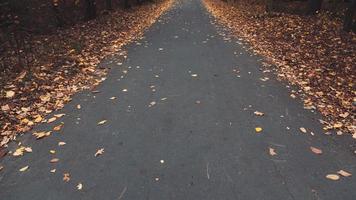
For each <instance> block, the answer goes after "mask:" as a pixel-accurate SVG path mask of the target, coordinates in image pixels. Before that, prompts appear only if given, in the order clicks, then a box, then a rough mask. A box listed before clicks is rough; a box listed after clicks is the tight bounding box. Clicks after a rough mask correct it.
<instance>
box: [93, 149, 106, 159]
mask: <svg viewBox="0 0 356 200" xmlns="http://www.w3.org/2000/svg"><path fill="white" fill-rule="evenodd" d="M103 153H104V148H101V149H98V150H97V151H96V153H95V154H94V156H95V157H97V156H99V155H102V154H103Z"/></svg>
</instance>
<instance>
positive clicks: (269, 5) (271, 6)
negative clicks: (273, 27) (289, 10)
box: [266, 0, 276, 12]
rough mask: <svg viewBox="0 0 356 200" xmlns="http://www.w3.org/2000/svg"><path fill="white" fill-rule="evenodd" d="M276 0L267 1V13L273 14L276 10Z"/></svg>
mask: <svg viewBox="0 0 356 200" xmlns="http://www.w3.org/2000/svg"><path fill="white" fill-rule="evenodd" d="M275 4H276V2H275V0H266V12H273V11H274V10H275Z"/></svg>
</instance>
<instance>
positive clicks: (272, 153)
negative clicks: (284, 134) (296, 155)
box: [269, 147, 277, 156]
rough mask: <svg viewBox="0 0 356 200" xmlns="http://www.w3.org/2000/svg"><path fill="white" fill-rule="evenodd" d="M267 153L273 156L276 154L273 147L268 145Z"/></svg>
mask: <svg viewBox="0 0 356 200" xmlns="http://www.w3.org/2000/svg"><path fill="white" fill-rule="evenodd" d="M269 155H271V156H275V155H277V153H276V151H275V149H273V148H271V147H269Z"/></svg>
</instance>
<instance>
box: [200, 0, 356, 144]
mask: <svg viewBox="0 0 356 200" xmlns="http://www.w3.org/2000/svg"><path fill="white" fill-rule="evenodd" d="M204 4H205V6H206V8H207V9H208V11H209V12H210V13H212V15H213V16H214V17H215V18H216V19H217V20H218V23H221V24H222V25H224V26H225V27H227V28H228V29H229V31H231V32H232V34H233V35H235V36H238V37H241V38H243V39H244V40H246V41H248V42H249V44H250V45H251V46H252V49H253V51H254V52H255V53H258V54H261V55H263V56H265V57H266V62H268V63H264V65H265V66H266V67H271V66H274V68H272V69H273V70H275V71H276V72H277V74H278V77H279V78H281V79H282V80H287V81H288V82H289V83H290V84H292V85H297V86H299V88H300V89H299V91H292V94H291V97H295V96H296V95H297V94H298V95H299V96H300V97H301V98H302V100H303V102H304V106H305V108H306V109H317V110H319V111H320V113H322V115H323V116H324V120H321V122H322V123H323V125H324V129H325V131H328V130H332V129H335V130H336V131H337V133H338V135H339V134H342V133H343V132H349V133H351V134H353V136H354V138H355V139H356V124H355V114H354V108H355V106H356V105H355V103H356V97H355V90H354V87H355V85H354V80H355V73H356V66H355V63H356V57H355V55H356V37H355V34H353V33H345V32H343V31H342V22H341V21H340V20H337V19H334V18H331V17H330V16H328V15H327V14H323V13H321V14H319V15H318V16H316V17H308V16H299V15H290V14H283V13H264V9H263V8H262V7H261V6H258V5H251V4H247V3H243V2H242V1H239V3H238V4H236V5H232V4H229V3H226V2H223V1H221V0H204Z"/></svg>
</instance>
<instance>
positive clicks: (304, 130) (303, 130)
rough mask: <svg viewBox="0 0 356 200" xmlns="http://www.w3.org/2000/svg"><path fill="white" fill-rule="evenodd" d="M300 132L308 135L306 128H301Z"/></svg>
mask: <svg viewBox="0 0 356 200" xmlns="http://www.w3.org/2000/svg"><path fill="white" fill-rule="evenodd" d="M299 130H300V131H301V132H303V133H307V129H305V128H304V127H300V128H299Z"/></svg>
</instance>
